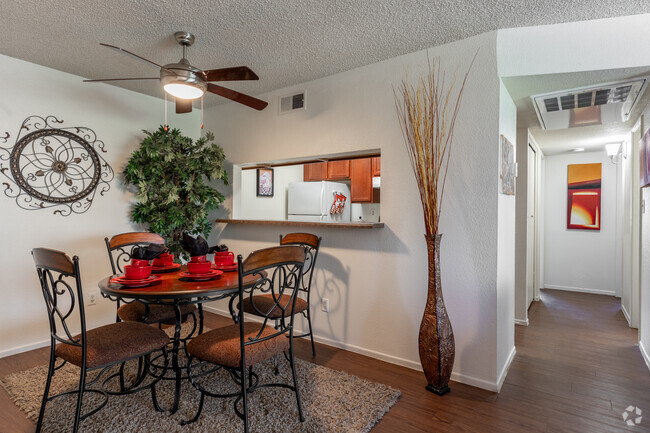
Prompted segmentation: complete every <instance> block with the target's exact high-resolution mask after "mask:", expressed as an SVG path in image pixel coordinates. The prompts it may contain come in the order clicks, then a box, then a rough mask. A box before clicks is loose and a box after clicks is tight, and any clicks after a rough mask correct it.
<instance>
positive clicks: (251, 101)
mask: <svg viewBox="0 0 650 433" xmlns="http://www.w3.org/2000/svg"><path fill="white" fill-rule="evenodd" d="M208 92H210V93H214V94H215V95H219V96H223V97H224V98H227V99H230V100H232V101H235V102H239V103H240V104H244V105H246V106H248V107H251V108H254V109H256V110H258V111H261V110H263V109H264V108H266V106H267V105H269V103H268V102H266V101H262V100H261V99H257V98H253V97H252V96H248V95H245V94H243V93H239V92H236V91H234V90H231V89H226V88H225V87H221V86H217V85H216V84H212V83H208Z"/></svg>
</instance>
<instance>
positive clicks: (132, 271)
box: [124, 265, 151, 280]
mask: <svg viewBox="0 0 650 433" xmlns="http://www.w3.org/2000/svg"><path fill="white" fill-rule="evenodd" d="M149 275H151V266H133V265H126V266H124V276H125V277H126V279H127V280H144V279H145V278H149Z"/></svg>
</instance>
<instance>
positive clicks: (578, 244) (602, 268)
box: [544, 151, 617, 295]
mask: <svg viewBox="0 0 650 433" xmlns="http://www.w3.org/2000/svg"><path fill="white" fill-rule="evenodd" d="M589 163H601V164H602V171H601V173H602V181H601V204H600V210H601V225H600V231H595V230H569V229H567V228H566V225H567V223H566V220H567V165H568V164H589ZM616 167H617V166H616V165H615V164H613V163H612V162H611V161H610V160H609V158H607V155H605V152H604V151H597V152H580V153H571V154H561V155H550V156H547V157H546V169H545V170H546V172H545V184H544V203H545V207H544V224H545V225H544V236H545V247H544V263H545V274H544V287H545V288H547V289H560V290H572V291H580V292H589V293H600V294H608V295H614V294H615V287H616V281H615V275H616V232H617V221H616V202H617V173H616Z"/></svg>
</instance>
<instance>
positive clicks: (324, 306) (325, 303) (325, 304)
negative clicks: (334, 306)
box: [320, 298, 330, 313]
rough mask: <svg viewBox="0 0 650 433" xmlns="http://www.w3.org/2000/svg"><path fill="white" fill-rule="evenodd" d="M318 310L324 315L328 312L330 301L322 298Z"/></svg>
mask: <svg viewBox="0 0 650 433" xmlns="http://www.w3.org/2000/svg"><path fill="white" fill-rule="evenodd" d="M320 309H321V310H322V311H324V312H326V313H329V312H330V300H329V299H327V298H323V299H322V300H321V306H320Z"/></svg>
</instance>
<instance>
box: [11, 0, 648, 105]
mask: <svg viewBox="0 0 650 433" xmlns="http://www.w3.org/2000/svg"><path fill="white" fill-rule="evenodd" d="M647 12H650V2H646V1H641V0H617V1H616V2H614V1H604V0H601V1H599V2H594V1H593V0H576V1H566V0H534V1H532V0H500V1H499V0H465V1H457V0H439V1H432V0H336V1H334V0H301V1H296V0H282V1H272V0H249V1H241V0H240V1H227V0H219V1H215V0H193V1H188V2H185V1H174V2H173V1H167V0H162V1H153V0H111V1H96V0H90V1H89V0H84V1H81V0H63V1H56V0H41V1H35V0H29V1H20V0H4V1H2V4H1V5H0V16H2V26H0V41H1V42H0V54H4V55H7V56H11V57H15V58H19V59H23V60H26V61H29V62H32V63H36V64H39V65H43V66H47V67H50V68H54V69H58V70H61V71H64V72H69V73H72V74H75V75H79V76H82V77H86V78H94V79H97V78H115V77H156V76H158V73H159V70H158V69H157V68H156V67H154V66H147V65H146V64H144V63H140V62H138V61H135V60H133V59H131V58H128V57H126V56H123V55H120V54H119V53H116V52H113V51H111V50H108V49H106V48H103V47H100V46H99V42H104V43H108V44H112V45H117V46H119V47H122V48H124V49H127V50H129V51H132V52H134V53H136V54H138V55H140V56H143V57H145V58H148V59H150V60H153V61H154V62H156V63H160V64H166V63H171V62H176V61H178V60H179V59H180V57H181V52H182V51H181V47H180V46H179V45H178V44H177V43H176V41H175V40H174V37H173V34H174V32H176V31H179V30H187V31H190V32H192V33H194V34H195V35H196V42H195V44H194V46H192V47H191V48H190V49H189V53H188V58H189V60H190V63H192V65H194V66H196V67H198V68H201V69H216V68H223V67H230V66H240V65H246V66H249V67H250V68H251V69H253V71H255V72H256V73H257V74H258V75H259V76H260V81H259V82H248V83H241V82H231V83H227V84H226V86H227V87H229V88H232V89H235V90H238V91H242V92H245V93H249V94H251V95H256V94H260V93H264V92H267V91H271V90H275V89H280V88H284V87H287V86H290V85H294V84H299V83H303V82H307V81H311V80H314V79H317V78H320V77H324V76H328V75H332V74H335V73H338V72H342V71H346V70H349V69H353V68H356V67H359V66H363V65H367V64H370V63H374V62H378V61H380V60H384V59H388V58H391V57H396V56H398V55H402V54H407V53H410V52H414V51H418V50H421V49H424V48H427V47H432V46H436V45H441V44H444V43H447V42H451V41H454V40H459V39H464V38H467V37H470V36H473V35H477V34H480V33H484V32H488V31H491V30H496V29H500V28H510V27H521V26H533V25H541V24H553V23H561V22H571V21H582V20H590V19H597V18H608V17H615V16H623V15H633V14H638V13H647ZM119 85H120V86H122V87H125V88H129V89H131V90H136V91H138V92H142V93H146V94H150V95H153V96H156V97H161V96H162V90H161V88H160V85H159V83H158V82H156V81H150V82H139V83H130V84H129V83H123V84H122V83H121V84H119ZM224 101H225V100H224V99H222V98H219V97H217V96H214V97H210V98H207V97H206V98H205V104H206V105H214V104H218V103H221V102H224Z"/></svg>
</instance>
